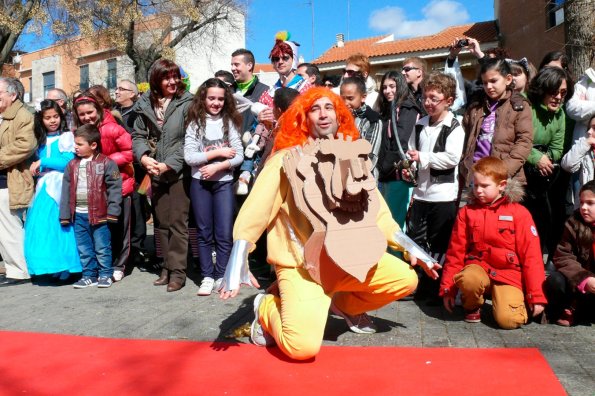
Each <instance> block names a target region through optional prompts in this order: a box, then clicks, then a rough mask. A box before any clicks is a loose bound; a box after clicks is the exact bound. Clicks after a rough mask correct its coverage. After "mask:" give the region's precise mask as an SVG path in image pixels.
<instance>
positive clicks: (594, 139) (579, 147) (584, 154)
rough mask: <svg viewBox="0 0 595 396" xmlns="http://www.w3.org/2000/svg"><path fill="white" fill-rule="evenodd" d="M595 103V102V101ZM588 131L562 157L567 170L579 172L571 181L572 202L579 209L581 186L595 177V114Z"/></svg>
mask: <svg viewBox="0 0 595 396" xmlns="http://www.w3.org/2000/svg"><path fill="white" fill-rule="evenodd" d="M594 103H595V102H594ZM588 127H589V128H588V129H587V133H586V134H585V135H583V136H581V137H579V138H578V139H576V140H575V142H574V144H573V145H572V148H571V149H570V151H568V152H567V153H566V154H565V155H564V157H563V158H562V162H561V166H562V169H564V170H565V171H567V172H570V173H578V175H577V176H578V177H575V178H573V179H572V181H571V188H572V193H573V194H572V203H573V205H574V209H578V207H579V204H580V200H579V192H580V189H581V187H582V186H583V185H584V184H585V183H587V182H588V181H591V180H593V179H595V167H594V166H593V161H595V155H594V152H593V150H594V149H595V114H594V115H593V116H591V119H590V120H589V124H588Z"/></svg>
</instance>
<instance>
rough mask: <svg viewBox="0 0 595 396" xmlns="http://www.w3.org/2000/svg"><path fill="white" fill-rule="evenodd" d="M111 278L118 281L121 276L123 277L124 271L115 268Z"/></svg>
mask: <svg viewBox="0 0 595 396" xmlns="http://www.w3.org/2000/svg"><path fill="white" fill-rule="evenodd" d="M112 278H113V279H114V282H120V281H121V280H122V278H124V271H120V270H115V271H114V274H113V275H112Z"/></svg>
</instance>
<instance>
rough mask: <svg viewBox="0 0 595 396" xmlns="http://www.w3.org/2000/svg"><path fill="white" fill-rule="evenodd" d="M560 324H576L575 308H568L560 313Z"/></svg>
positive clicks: (558, 322) (557, 321)
mask: <svg viewBox="0 0 595 396" xmlns="http://www.w3.org/2000/svg"><path fill="white" fill-rule="evenodd" d="M556 324H557V325H558V326H564V327H570V326H572V325H573V324H574V310H573V309H571V308H566V309H564V311H563V312H562V315H560V318H559V319H558V320H556Z"/></svg>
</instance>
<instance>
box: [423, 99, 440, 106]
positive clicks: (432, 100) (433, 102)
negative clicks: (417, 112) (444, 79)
mask: <svg viewBox="0 0 595 396" xmlns="http://www.w3.org/2000/svg"><path fill="white" fill-rule="evenodd" d="M442 101H444V98H442V99H439V98H432V97H429V98H423V102H424V103H428V102H430V104H432V105H434V106H436V105H437V104H438V103H440V102H442Z"/></svg>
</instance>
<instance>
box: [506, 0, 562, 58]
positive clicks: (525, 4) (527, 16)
mask: <svg viewBox="0 0 595 396" xmlns="http://www.w3.org/2000/svg"><path fill="white" fill-rule="evenodd" d="M494 15H495V17H496V19H497V20H498V27H499V29H500V43H501V45H502V47H504V48H506V50H507V51H508V52H509V53H510V55H511V57H513V58H515V59H518V58H522V57H527V59H529V60H530V61H531V62H533V64H535V65H536V66H538V65H539V63H540V62H541V59H542V58H543V56H544V55H545V54H546V53H548V52H550V51H554V50H561V51H564V46H565V43H566V35H565V33H564V0H494Z"/></svg>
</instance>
